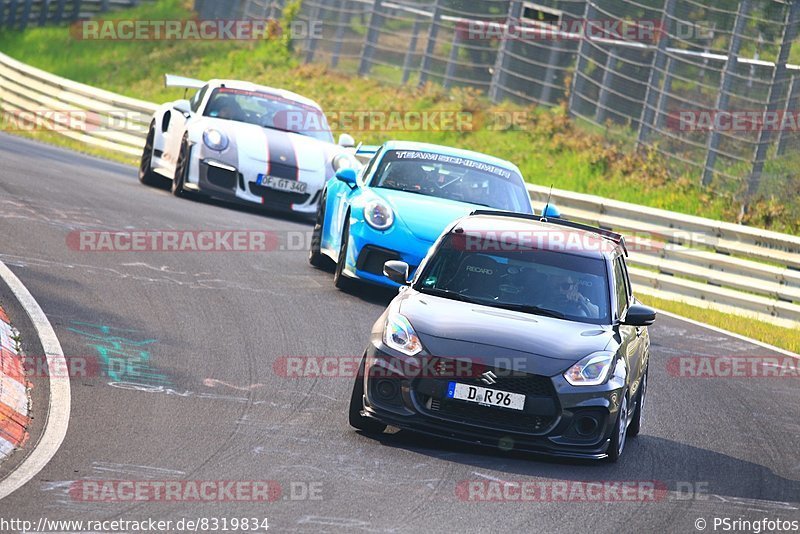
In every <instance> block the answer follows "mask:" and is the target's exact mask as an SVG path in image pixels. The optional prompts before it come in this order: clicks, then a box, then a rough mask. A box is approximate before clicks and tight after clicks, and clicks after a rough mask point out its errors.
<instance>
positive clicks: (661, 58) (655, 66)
mask: <svg viewBox="0 0 800 534" xmlns="http://www.w3.org/2000/svg"><path fill="white" fill-rule="evenodd" d="M675 3H676V1H675V0H666V2H665V3H664V12H663V13H662V14H661V23H660V24H661V27H660V28H658V30H659V31H658V32H657V33H656V36H657V37H658V46H657V47H656V51H655V53H654V55H653V63H652V66H651V67H650V79H649V80H648V82H647V92H646V93H645V99H644V106H643V107H642V115H641V118H640V119H639V136H638V140H637V142H638V144H639V147H640V148H641V146H642V145H644V144H645V143H646V142H647V138H648V137H649V136H650V130H651V129H652V125H653V122H654V121H653V119H654V115H655V114H656V106H657V105H658V98H659V95H661V96H662V97H663V95H664V92H665V89H666V87H663V88H662V87H661V73H662V72H663V71H664V70H665V68H666V66H667V46H668V45H669V40H670V32H671V29H672V18H673V15H674V13H675ZM668 76H669V75H668ZM655 119H656V120H658V117H657V116H656V117H655Z"/></svg>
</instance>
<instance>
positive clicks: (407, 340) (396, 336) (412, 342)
mask: <svg viewBox="0 0 800 534" xmlns="http://www.w3.org/2000/svg"><path fill="white" fill-rule="evenodd" d="M383 342H384V343H385V344H386V346H387V347H391V348H393V349H394V350H396V351H399V352H402V353H403V354H406V355H408V356H416V355H417V354H419V353H420V352H422V343H420V341H419V338H418V337H417V333H416V332H414V327H413V326H411V323H409V322H408V319H406V318H405V317H403V316H402V315H400V314H399V313H393V314H391V315H389V318H388V319H387V320H386V329H385V330H384V332H383Z"/></svg>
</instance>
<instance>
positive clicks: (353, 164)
mask: <svg viewBox="0 0 800 534" xmlns="http://www.w3.org/2000/svg"><path fill="white" fill-rule="evenodd" d="M331 165H333V170H334V172H339V171H341V170H342V169H356V170H357V169H358V168H359V167H360V166H361V164H360V163H359V162H358V160H357V159H356V157H355V156H353V155H351V154H348V153H347V152H342V153H341V154H337V155H336V156H334V157H333V160H332V161H331Z"/></svg>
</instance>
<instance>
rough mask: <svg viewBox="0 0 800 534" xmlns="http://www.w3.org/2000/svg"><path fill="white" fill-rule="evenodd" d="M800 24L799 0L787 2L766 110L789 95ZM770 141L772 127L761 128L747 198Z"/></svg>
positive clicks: (770, 110) (758, 180)
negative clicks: (788, 65) (789, 67)
mask: <svg viewBox="0 0 800 534" xmlns="http://www.w3.org/2000/svg"><path fill="white" fill-rule="evenodd" d="M798 24H800V2H797V1H794V2H790V3H789V12H788V13H787V14H786V23H785V25H784V27H783V40H782V41H781V48H780V50H779V51H778V59H777V60H776V61H775V69H774V70H773V71H772V84H771V85H770V88H769V97H768V99H767V109H766V112H767V113H768V114H769V113H775V112H776V111H778V103H779V101H780V98H781V97H782V96H783V95H787V99H788V96H791V95H790V93H791V91H789V92H788V93H787V91H786V87H785V86H786V79H787V77H788V72H787V70H786V62H787V61H789V54H790V53H791V51H792V42H794V40H795V37H797V25H798ZM771 142H772V128H763V127H762V128H761V131H760V132H759V134H758V145H756V153H755V161H753V171H752V172H751V173H750V179H749V180H748V183H747V198H748V199H750V198H752V197H753V195H755V194H756V193H758V189H759V187H760V186H761V174H762V173H763V171H764V162H765V160H766V158H767V151H768V150H769V145H770V143H771Z"/></svg>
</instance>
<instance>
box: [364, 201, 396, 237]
mask: <svg viewBox="0 0 800 534" xmlns="http://www.w3.org/2000/svg"><path fill="white" fill-rule="evenodd" d="M364 220H365V221H367V224H369V225H370V226H371V227H373V228H374V229H376V230H380V231H383V230H387V229H389V228H390V227H391V226H392V225H393V224H394V212H393V211H392V208H391V207H389V205H388V204H387V203H386V202H384V201H383V200H371V201H370V202H367V204H366V206H364Z"/></svg>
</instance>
